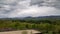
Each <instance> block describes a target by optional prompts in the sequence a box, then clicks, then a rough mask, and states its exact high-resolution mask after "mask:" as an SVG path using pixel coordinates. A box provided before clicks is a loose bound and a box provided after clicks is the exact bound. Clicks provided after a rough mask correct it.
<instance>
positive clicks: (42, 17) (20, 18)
mask: <svg viewBox="0 0 60 34" xmlns="http://www.w3.org/2000/svg"><path fill="white" fill-rule="evenodd" d="M0 19H3V20H5V19H6V20H24V19H37V20H39V19H60V16H39V17H31V16H28V17H23V18H22V17H15V18H0Z"/></svg>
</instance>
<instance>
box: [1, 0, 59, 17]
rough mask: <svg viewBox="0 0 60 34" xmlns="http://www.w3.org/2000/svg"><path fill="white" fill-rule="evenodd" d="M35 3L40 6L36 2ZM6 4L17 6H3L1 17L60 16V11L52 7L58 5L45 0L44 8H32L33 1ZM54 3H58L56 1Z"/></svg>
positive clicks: (33, 6)
mask: <svg viewBox="0 0 60 34" xmlns="http://www.w3.org/2000/svg"><path fill="white" fill-rule="evenodd" d="M4 1H5V0H4ZM34 1H35V2H36V3H37V4H38V2H37V1H36V0H34ZM34 1H32V2H34ZM5 2H7V3H10V4H12V3H15V2H16V4H15V5H10V4H7V5H2V8H0V14H2V15H1V16H2V17H26V16H32V17H37V16H49V15H60V9H59V8H56V7H53V6H52V5H56V3H55V4H54V3H53V2H52V1H46V0H45V2H44V3H45V4H44V3H41V4H42V5H43V6H40V7H38V5H32V6H30V2H31V0H24V1H20V0H6V1H5ZM35 2H34V3H35ZM54 2H56V1H55V0H54ZM48 3H49V4H48ZM57 4H59V3H57ZM47 5H48V6H47ZM59 6H60V5H59ZM7 11H8V12H7ZM4 15H5V16H4Z"/></svg>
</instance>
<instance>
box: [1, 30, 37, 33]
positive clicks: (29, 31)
mask: <svg viewBox="0 0 60 34" xmlns="http://www.w3.org/2000/svg"><path fill="white" fill-rule="evenodd" d="M23 31H26V32H27V34H31V33H32V32H36V31H34V30H20V31H9V32H0V34H22V32H23Z"/></svg>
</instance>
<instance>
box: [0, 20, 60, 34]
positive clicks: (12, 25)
mask: <svg viewBox="0 0 60 34" xmlns="http://www.w3.org/2000/svg"><path fill="white" fill-rule="evenodd" d="M24 29H36V30H39V31H41V32H43V33H44V34H45V33H46V34H60V20H59V19H54V20H51V19H44V20H34V19H30V20H29V19H26V20H0V31H9V30H24Z"/></svg>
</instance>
